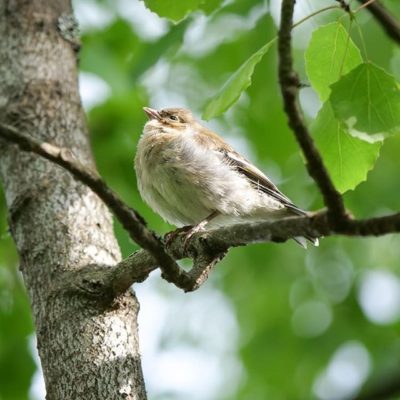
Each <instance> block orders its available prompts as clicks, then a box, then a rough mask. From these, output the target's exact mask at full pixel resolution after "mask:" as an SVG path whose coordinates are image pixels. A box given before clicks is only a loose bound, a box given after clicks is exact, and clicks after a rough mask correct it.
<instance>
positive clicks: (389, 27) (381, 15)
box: [356, 0, 400, 44]
mask: <svg viewBox="0 0 400 400" xmlns="http://www.w3.org/2000/svg"><path fill="white" fill-rule="evenodd" d="M358 2H359V3H361V4H362V6H361V7H359V8H358V9H357V10H356V12H357V11H358V10H359V9H360V8H362V7H364V6H365V7H366V8H367V10H368V11H369V12H370V13H371V14H372V15H373V16H374V18H375V19H376V21H377V22H378V23H379V24H380V25H381V26H382V28H383V29H384V30H385V32H386V34H387V35H388V36H390V37H391V38H392V39H393V40H394V41H396V42H397V43H398V44H400V22H399V21H398V20H397V19H396V18H395V17H394V16H393V15H391V14H390V12H389V11H388V10H387V9H386V8H385V7H384V6H383V5H382V4H381V3H380V2H379V1H378V0H375V1H374V2H372V3H371V2H370V0H358Z"/></svg>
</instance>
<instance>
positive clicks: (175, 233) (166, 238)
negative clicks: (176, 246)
mask: <svg viewBox="0 0 400 400" xmlns="http://www.w3.org/2000/svg"><path fill="white" fill-rule="evenodd" d="M192 228H193V226H191V225H188V226H182V227H181V228H177V229H175V230H174V231H171V232H168V233H167V234H165V236H164V244H165V247H167V248H168V247H169V246H170V245H171V243H172V242H173V240H174V239H175V238H176V237H177V236H179V235H181V234H182V233H185V232H187V231H190V230H191V229H192Z"/></svg>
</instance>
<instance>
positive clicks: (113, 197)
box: [0, 125, 190, 287]
mask: <svg viewBox="0 0 400 400" xmlns="http://www.w3.org/2000/svg"><path fill="white" fill-rule="evenodd" d="M0 137H1V138H3V139H6V140H7V141H8V142H12V143H14V144H16V145H18V146H19V148H20V149H21V150H23V151H28V152H31V153H36V154H38V155H40V156H42V157H44V158H46V159H47V160H49V161H52V162H53V163H55V164H57V165H59V166H61V167H63V168H65V169H66V170H67V171H69V172H70V173H71V174H72V175H73V176H74V177H75V178H76V179H78V180H79V181H80V182H82V183H84V184H85V185H86V186H88V187H89V188H90V189H92V190H93V192H95V193H96V194H97V195H98V196H99V197H100V199H102V200H103V202H104V203H105V204H106V205H107V206H108V207H109V209H110V210H111V211H112V212H113V213H114V215H115V216H116V218H117V219H118V221H119V222H120V223H121V224H122V226H123V227H124V228H125V230H126V231H127V232H128V233H129V235H130V237H131V238H132V239H133V240H134V241H135V242H136V243H137V244H139V245H140V246H141V247H143V248H144V249H146V250H148V251H149V252H150V253H151V254H152V255H153V257H154V259H155V260H157V263H158V265H159V266H160V268H161V270H162V271H163V274H164V277H165V278H166V279H167V280H168V281H170V282H173V283H174V284H175V285H177V286H178V287H186V286H187V284H188V281H190V277H189V276H188V274H187V273H186V271H184V270H183V269H182V268H180V267H179V266H178V264H177V263H176V262H175V260H174V259H173V258H172V257H171V256H170V255H169V254H167V253H166V252H165V250H164V245H163V243H162V242H161V240H160V239H159V238H157V236H156V235H155V233H154V232H152V231H151V230H149V229H148V228H146V225H145V222H144V219H143V218H142V217H141V216H140V215H139V214H138V213H137V212H136V211H135V210H133V209H132V208H130V207H128V206H127V205H126V204H125V203H124V202H123V201H122V200H121V199H120V198H119V197H118V195H117V194H116V193H115V192H114V191H113V190H112V189H111V188H110V187H109V186H107V184H106V183H105V182H104V181H103V180H102V179H101V177H100V176H99V175H98V173H97V172H96V171H94V170H90V169H88V168H87V167H85V166H83V165H82V164H80V163H79V162H77V161H76V160H74V158H73V155H72V154H71V152H70V151H69V150H67V149H62V148H59V147H57V146H54V145H52V144H49V143H44V142H41V141H39V140H37V139H34V138H32V137H30V136H27V135H25V134H23V133H21V132H19V131H18V130H17V129H15V128H14V127H12V126H9V125H0Z"/></svg>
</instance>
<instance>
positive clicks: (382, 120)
mask: <svg viewBox="0 0 400 400" xmlns="http://www.w3.org/2000/svg"><path fill="white" fill-rule="evenodd" d="M331 88H332V93H331V96H330V102H331V104H332V108H333V111H334V113H335V115H336V117H337V118H339V119H340V120H342V121H344V122H346V123H348V124H349V125H350V126H352V127H354V129H356V130H358V131H361V132H366V133H369V134H374V133H393V132H394V130H395V129H396V128H397V129H399V128H400V89H399V85H398V83H397V82H396V80H395V79H394V77H393V76H391V75H389V74H387V73H386V72H385V71H384V70H383V69H381V68H378V67H377V66H375V65H374V64H371V63H365V64H361V65H359V66H358V67H357V68H356V69H354V70H353V71H351V72H350V73H349V74H347V75H346V76H344V77H343V78H342V79H340V81H338V82H336V83H334V84H333V85H332V86H331Z"/></svg>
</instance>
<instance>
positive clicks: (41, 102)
mask: <svg viewBox="0 0 400 400" xmlns="http://www.w3.org/2000/svg"><path fill="white" fill-rule="evenodd" d="M0 37H1V41H0V120H1V121H3V122H6V123H10V124H12V125H14V126H17V127H20V128H22V129H24V130H25V131H27V132H29V133H30V134H31V135H32V137H35V138H38V139H41V140H45V141H47V142H49V143H54V144H55V145H58V146H61V147H66V148H70V149H71V150H72V151H73V153H74V155H75V156H76V157H77V159H79V161H80V162H81V163H83V164H86V165H88V166H91V167H92V168H94V165H93V159H92V156H91V152H90V146H89V142H88V137H87V130H86V126H85V119H84V115H83V112H82V107H81V102H80V98H79V93H78V84H77V57H76V51H77V48H78V40H77V37H76V32H75V25H74V18H73V14H72V9H71V4H70V1H68V0H54V1H51V2H45V1H42V0H0ZM0 176H1V179H2V182H3V185H4V190H5V193H6V201H7V205H8V209H9V220H10V227H11V230H12V234H13V237H14V240H15V242H16V245H17V247H18V251H19V255H20V268H21V271H22V274H23V277H24V281H25V284H26V287H27V290H28V294H29V297H30V301H31V305H32V312H33V318H34V321H35V325H36V329H37V336H38V349H39V355H40V358H41V362H42V367H43V372H44V376H45V382H46V389H47V399H49V400H53V399H74V400H78V399H145V398H146V395H145V390H144V383H143V377H142V372H141V364H140V357H139V349H138V334H137V313H138V309H139V307H138V302H137V300H136V298H135V296H134V294H133V293H132V292H128V293H125V294H123V295H121V296H119V297H118V298H117V299H114V300H110V299H109V298H106V297H103V298H100V299H99V298H96V297H93V296H90V293H85V292H74V293H72V292H70V291H63V290H61V289H60V288H61V287H62V285H60V284H59V277H60V276H61V275H62V276H63V279H65V277H66V276H67V275H68V274H65V272H68V271H78V270H79V269H82V268H84V267H85V266H86V267H87V266H88V265H93V266H96V265H101V266H102V267H104V266H106V265H110V266H111V265H115V263H117V262H119V261H120V252H119V248H118V245H117V243H116V240H115V237H114V234H113V228H112V219H111V217H110V215H109V213H108V211H107V209H106V208H105V206H104V205H103V204H102V202H101V201H100V199H99V198H98V197H97V196H96V195H95V194H94V193H93V192H91V190H90V189H88V188H87V187H85V186H83V185H82V184H81V183H79V182H77V181H76V180H75V179H74V178H73V177H72V176H71V175H69V174H68V173H67V172H66V171H64V170H63V169H62V168H60V167H58V166H56V165H55V164H53V163H51V162H48V161H46V160H44V159H42V158H40V157H38V156H37V155H34V154H29V153H23V152H21V151H20V150H19V149H18V148H17V147H16V146H14V145H7V144H6V143H4V142H0Z"/></svg>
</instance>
